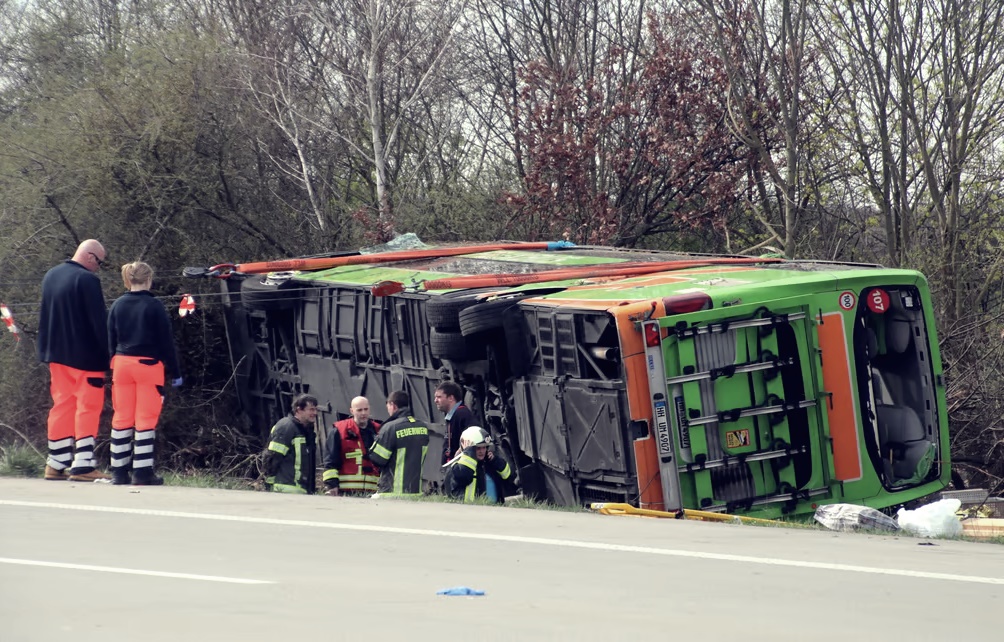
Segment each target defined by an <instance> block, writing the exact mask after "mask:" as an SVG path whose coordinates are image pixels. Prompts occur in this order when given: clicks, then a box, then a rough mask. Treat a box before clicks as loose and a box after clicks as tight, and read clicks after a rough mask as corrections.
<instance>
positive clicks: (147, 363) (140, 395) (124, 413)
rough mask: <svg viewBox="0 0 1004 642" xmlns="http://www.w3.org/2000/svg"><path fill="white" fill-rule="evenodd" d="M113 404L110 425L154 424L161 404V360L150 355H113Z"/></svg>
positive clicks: (139, 426)
mask: <svg viewBox="0 0 1004 642" xmlns="http://www.w3.org/2000/svg"><path fill="white" fill-rule="evenodd" d="M112 405H113V406H114V408H115V414H114V415H112V428H114V429H118V430H123V429H126V428H135V429H136V430H153V429H154V428H156V427H157V421H158V420H159V419H160V411H161V409H162V408H163V407H164V364H163V363H162V362H160V361H158V360H157V359H153V358H151V357H127V356H125V355H121V354H117V355H115V356H114V357H112Z"/></svg>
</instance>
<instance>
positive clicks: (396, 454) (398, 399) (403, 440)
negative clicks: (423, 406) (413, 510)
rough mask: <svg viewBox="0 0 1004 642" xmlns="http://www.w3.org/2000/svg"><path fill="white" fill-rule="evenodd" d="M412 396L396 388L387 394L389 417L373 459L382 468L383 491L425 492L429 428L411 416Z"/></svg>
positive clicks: (403, 493)
mask: <svg viewBox="0 0 1004 642" xmlns="http://www.w3.org/2000/svg"><path fill="white" fill-rule="evenodd" d="M410 406H411V397H409V396H408V393H407V392H404V391H401V390H397V391H395V392H392V393H390V395H389V396H388V397H387V412H388V413H390V418H388V419H387V421H386V422H385V423H384V425H383V426H381V428H380V434H379V435H377V438H376V441H375V442H374V443H373V449H372V450H371V451H370V461H372V462H373V463H374V464H376V465H377V466H379V467H380V469H381V471H380V483H379V485H378V489H377V490H378V491H379V492H380V493H381V494H393V495H420V494H422V467H423V466H424V465H425V455H426V453H427V452H428V450H429V428H428V426H426V425H425V424H424V423H423V422H421V421H418V420H417V419H415V418H414V417H412V416H411V408H410Z"/></svg>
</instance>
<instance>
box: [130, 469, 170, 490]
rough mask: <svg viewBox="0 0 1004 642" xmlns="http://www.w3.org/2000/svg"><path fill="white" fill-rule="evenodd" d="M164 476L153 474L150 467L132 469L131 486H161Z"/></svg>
mask: <svg viewBox="0 0 1004 642" xmlns="http://www.w3.org/2000/svg"><path fill="white" fill-rule="evenodd" d="M163 483H164V478H163V477H159V476H157V475H154V474H153V469H152V468H140V469H139V470H134V471H132V485H133V486H161V485H163Z"/></svg>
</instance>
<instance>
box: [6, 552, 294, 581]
mask: <svg viewBox="0 0 1004 642" xmlns="http://www.w3.org/2000/svg"><path fill="white" fill-rule="evenodd" d="M0 564H20V565H21V566H47V567H49V568H68V569H72V570H75V571H98V572H101V573H121V574H122V575H149V576H152V577H170V578H173V579H179V580H202V581H203V582H225V583H227V584H274V583H275V582H269V581H267V580H249V579H244V578H241V577H219V576H217V575H195V574H193V573H168V572H166V571H146V570H143V569H138V568H117V567H114V566H94V565H92V564H67V563H64V562H43V561H41V560H17V559H13V558H10V557H0Z"/></svg>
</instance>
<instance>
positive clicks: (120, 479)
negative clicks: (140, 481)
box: [112, 467, 129, 486]
mask: <svg viewBox="0 0 1004 642" xmlns="http://www.w3.org/2000/svg"><path fill="white" fill-rule="evenodd" d="M128 483H129V468H127V467H122V468H112V484H114V485H115V486H124V485H126V484H128Z"/></svg>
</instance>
